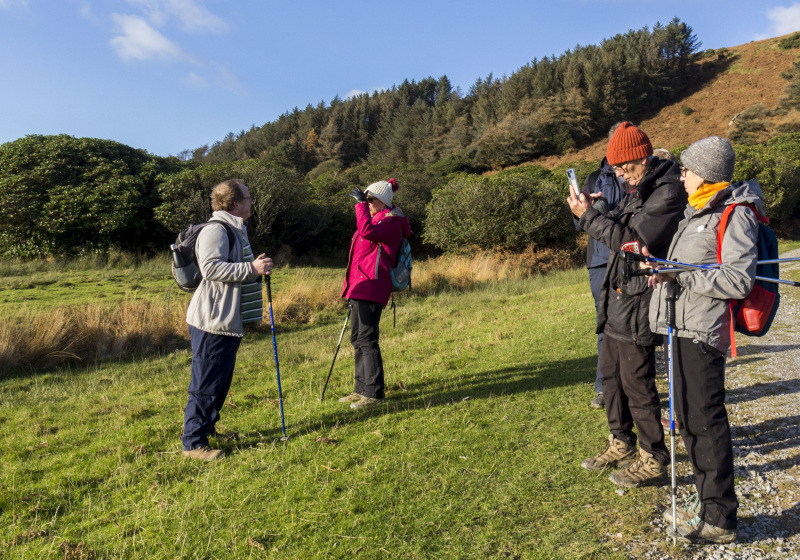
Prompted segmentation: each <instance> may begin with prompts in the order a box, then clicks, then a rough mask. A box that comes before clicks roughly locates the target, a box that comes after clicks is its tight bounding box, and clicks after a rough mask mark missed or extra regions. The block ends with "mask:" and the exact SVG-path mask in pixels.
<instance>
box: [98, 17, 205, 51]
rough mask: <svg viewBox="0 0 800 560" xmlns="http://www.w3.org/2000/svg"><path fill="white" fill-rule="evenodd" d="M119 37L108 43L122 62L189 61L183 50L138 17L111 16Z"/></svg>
mask: <svg viewBox="0 0 800 560" xmlns="http://www.w3.org/2000/svg"><path fill="white" fill-rule="evenodd" d="M111 19H112V20H113V22H114V23H115V24H116V25H117V27H118V28H119V33H120V34H119V35H117V36H116V37H113V38H112V39H111V40H110V41H109V43H110V44H111V46H112V47H113V48H114V50H115V51H116V52H117V55H118V56H119V57H120V58H121V59H122V60H124V61H126V62H129V61H132V60H152V59H160V60H185V59H191V57H189V56H188V55H187V54H185V53H184V52H183V50H182V49H181V48H180V47H179V46H178V45H176V44H175V43H173V42H172V41H170V40H169V39H167V38H166V37H164V35H162V34H161V32H159V31H158V30H156V29H154V28H153V27H152V26H151V25H150V24H149V23H148V22H147V21H145V20H144V19H143V18H141V17H139V16H130V15H123V14H111Z"/></svg>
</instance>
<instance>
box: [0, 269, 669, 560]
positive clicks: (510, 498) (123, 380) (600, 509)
mask: <svg viewBox="0 0 800 560" xmlns="http://www.w3.org/2000/svg"><path fill="white" fill-rule="evenodd" d="M78 272H79V271H76V272H70V273H69V274H67V275H66V276H67V277H68V278H71V277H72V276H73V275H74V274H77V273H78ZM340 272H341V271H339V273H340ZM295 273H298V274H301V273H302V272H300V271H286V272H285V275H284V276H285V277H284V278H281V277H280V274H276V277H275V279H274V291H275V293H276V294H277V293H278V292H279V291H281V290H283V291H287V290H289V286H290V285H291V284H292V282H291V280H292V275H293V274H295ZM67 281H69V282H72V280H67ZM143 282H145V284H146V283H147V282H146V281H143ZM72 283H73V284H74V282H72ZM76 289H78V288H76ZM141 291H146V289H145V288H142V290H141ZM154 293H155V292H154ZM6 295H7V296H10V295H11V294H6ZM42 305H45V306H46V304H45V303H44V302H43V303H42ZM6 307H7V306H3V308H6ZM593 315H594V313H593V306H592V301H591V296H590V295H589V292H588V286H587V282H586V278H585V271H580V270H579V271H573V272H561V273H554V274H551V275H548V276H545V277H535V278H529V279H509V280H505V281H501V282H499V283H496V284H494V285H487V286H483V287H480V286H478V287H475V288H474V289H472V290H469V291H460V292H459V291H449V292H444V293H441V294H439V295H430V296H427V297H410V298H405V299H404V300H403V301H402V302H401V303H400V306H399V308H398V310H397V326H396V327H392V321H391V319H392V317H391V313H390V312H389V311H388V310H387V312H386V313H385V316H384V319H383V321H382V324H381V328H382V336H381V346H382V348H383V353H384V360H385V362H386V364H387V383H388V389H389V392H388V400H387V403H386V405H385V406H384V407H383V408H382V409H380V410H374V411H369V412H366V413H363V412H362V413H352V412H351V411H350V410H349V409H347V408H346V407H345V405H341V404H339V403H338V402H336V398H337V397H339V396H341V395H344V394H346V393H347V392H349V390H351V388H352V369H353V353H352V349H351V347H350V346H349V345H348V344H347V341H346V339H345V342H344V343H343V345H342V350H341V352H340V354H339V358H338V361H337V365H336V369H335V370H334V375H333V378H332V380H331V384H330V386H329V387H328V395H327V396H326V399H325V401H324V402H322V403H320V402H319V400H318V399H319V394H320V391H321V388H322V384H323V382H324V379H325V375H326V374H327V371H328V368H329V366H330V360H331V358H332V355H333V350H334V347H335V344H336V340H337V338H338V334H339V331H340V329H341V321H342V320H343V318H344V316H343V314H342V315H341V316H339V315H334V314H332V313H331V314H330V316H329V317H328V318H327V319H325V318H324V317H318V318H317V320H315V321H312V322H309V323H306V324H293V325H288V326H285V327H283V326H279V329H278V351H279V356H280V361H281V377H282V381H283V392H284V405H285V410H286V423H287V431H288V433H289V435H290V439H289V440H288V441H287V442H285V443H281V442H279V441H278V438H279V437H280V435H281V432H280V414H279V410H278V402H277V386H276V385H277V384H276V380H275V377H276V376H275V367H274V360H273V354H272V341H271V336H270V335H269V334H268V333H256V334H253V335H251V336H249V337H248V338H246V340H245V341H244V343H243V346H242V349H241V351H240V353H239V360H238V364H237V369H236V374H235V379H234V383H233V387H232V392H231V396H230V398H229V400H228V403H227V405H226V407H225V409H224V410H223V411H222V421H221V424H223V425H224V427H225V428H226V429H227V430H228V431H229V432H230V433H229V434H227V435H228V437H220V438H217V439H216V440H212V443H215V444H217V445H219V446H221V447H222V448H223V449H224V450H225V451H226V455H227V456H226V457H225V459H224V460H222V461H219V462H217V463H213V464H198V463H195V462H191V461H187V460H184V459H183V458H182V457H181V455H180V442H179V439H178V438H179V435H180V432H181V428H182V409H183V406H184V405H185V400H186V387H187V384H188V376H189V362H190V351H189V349H188V347H186V345H183V346H182V347H180V348H178V349H177V350H175V351H172V352H169V353H164V354H160V355H159V354H150V355H140V356H135V357H131V358H129V359H126V360H124V361H119V360H117V361H107V362H97V363H95V364H81V365H80V367H72V368H62V369H58V370H51V371H47V372H17V373H13V374H6V375H5V376H4V377H3V378H2V380H0V427H1V429H2V433H3V434H4V437H3V438H2V440H0V459H2V464H3V468H2V473H1V474H0V526H2V529H0V550H4V551H5V552H4V553H3V554H4V555H6V556H8V557H12V558H28V557H49V556H53V557H56V556H58V557H71V558H81V557H83V558H86V557H96V558H103V557H130V558H134V557H135V558H249V557H256V558H258V557H268V558H344V557H349V556H353V555H357V556H358V557H363V558H486V557H497V558H503V557H509V558H564V557H586V558H591V557H597V558H600V557H603V558H607V557H611V558H613V557H615V556H617V555H618V554H621V553H618V552H615V550H614V549H615V548H616V547H615V541H616V540H617V538H618V537H617V536H616V535H617V534H620V535H623V536H631V535H642V534H643V533H647V532H648V531H649V530H650V529H649V524H648V520H649V519H650V517H651V516H652V515H654V514H655V513H656V511H657V509H658V507H660V506H661V505H663V504H664V503H665V496H666V495H665V494H664V493H663V491H658V490H652V489H650V490H644V491H636V492H626V493H625V494H624V495H623V496H619V495H617V494H616V493H615V488H614V487H613V486H612V485H611V484H610V483H609V482H608V480H607V476H606V475H605V474H593V473H588V472H586V471H584V470H583V469H581V468H580V461H581V460H582V459H583V458H584V457H586V456H589V455H591V454H594V453H596V452H597V451H598V450H599V449H600V448H602V446H603V440H604V437H605V434H606V428H605V420H604V415H603V414H602V413H601V412H600V413H599V412H596V411H590V410H589V408H588V401H589V399H590V398H591V396H592V394H593V392H592V387H591V381H592V379H593V372H594V363H595V358H594V355H593V350H594V335H593V324H594V316H593ZM610 535H613V536H610Z"/></svg>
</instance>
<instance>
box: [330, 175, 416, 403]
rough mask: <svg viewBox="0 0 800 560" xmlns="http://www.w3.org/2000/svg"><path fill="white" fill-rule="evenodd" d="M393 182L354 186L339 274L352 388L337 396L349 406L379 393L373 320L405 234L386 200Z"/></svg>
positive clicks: (379, 397)
mask: <svg viewBox="0 0 800 560" xmlns="http://www.w3.org/2000/svg"><path fill="white" fill-rule="evenodd" d="M397 188H398V185H397V181H396V180H395V179H389V180H388V181H378V182H377V183H372V184H371V185H370V186H368V187H367V190H366V192H362V191H361V189H359V188H358V187H355V188H354V189H353V190H352V191H351V192H350V196H352V197H353V198H355V199H356V206H355V211H356V232H355V233H354V234H353V240H352V242H351V243H350V258H349V260H348V263H347V272H345V276H344V287H343V289H342V297H344V298H347V299H348V305H350V316H351V322H350V342H351V343H352V345H353V349H354V351H355V361H356V368H355V388H354V389H353V392H352V393H350V394H349V395H347V396H346V397H342V398H341V399H339V402H343V403H350V408H352V409H356V410H357V409H361V408H366V407H370V406H374V405H376V404H379V403H380V402H382V401H383V399H384V398H385V394H384V371H383V358H382V357H381V349H380V346H379V345H378V337H379V330H378V323H380V320H381V313H382V312H383V308H384V307H386V304H387V303H388V302H389V296H390V295H391V293H392V279H391V276H390V273H391V270H392V268H394V265H395V261H396V260H397V254H398V251H399V250H400V242H401V241H402V238H403V237H405V238H408V237H409V236H410V235H411V227H410V226H409V224H408V218H406V217H405V216H404V215H403V212H402V211H401V210H400V208H398V207H396V206H392V198H393V196H394V192H395V191H396V190H397Z"/></svg>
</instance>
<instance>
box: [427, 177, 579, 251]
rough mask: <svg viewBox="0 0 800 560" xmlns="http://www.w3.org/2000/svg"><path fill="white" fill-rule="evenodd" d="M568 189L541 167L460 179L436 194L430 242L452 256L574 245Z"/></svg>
mask: <svg viewBox="0 0 800 560" xmlns="http://www.w3.org/2000/svg"><path fill="white" fill-rule="evenodd" d="M565 185H566V180H558V179H556V178H555V177H553V175H552V174H551V173H550V172H548V171H547V170H545V169H543V168H541V167H539V166H523V167H519V168H517V169H514V170H511V171H505V172H501V173H498V174H496V175H493V176H490V177H480V176H475V175H467V174H460V175H457V176H455V177H454V178H453V179H452V180H451V181H450V182H449V183H447V184H446V185H445V186H443V187H442V188H440V189H437V190H436V191H434V193H433V199H432V200H431V203H430V204H429V205H428V215H427V217H426V219H425V232H424V239H425V241H427V242H428V243H433V244H435V245H436V246H438V247H440V248H441V249H444V250H446V251H454V250H458V249H463V248H467V247H471V246H475V247H479V248H481V249H506V250H512V251H514V250H520V249H523V248H525V247H528V246H531V245H534V246H549V245H557V244H569V243H571V242H572V240H574V238H575V229H574V228H573V225H572V218H571V215H570V212H569V209H568V207H567V205H566V204H565V202H564V200H565V198H566V186H565Z"/></svg>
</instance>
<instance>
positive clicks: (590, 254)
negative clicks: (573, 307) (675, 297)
mask: <svg viewBox="0 0 800 560" xmlns="http://www.w3.org/2000/svg"><path fill="white" fill-rule="evenodd" d="M620 124H621V123H617V124H616V125H614V126H612V127H611V130H609V131H608V137H609V139H611V136H612V135H613V134H614V132H615V131H616V130H617V128H618V127H619V125H620ZM625 187H627V183H625V182H624V181H623V180H622V179H620V178H619V177H617V174H616V172H615V171H614V169H613V168H612V167H611V165H610V164H609V163H608V161H607V160H606V158H603V161H601V162H600V166H599V167H598V168H597V169H596V170H595V171H593V172H592V173H590V174H589V176H588V177H586V180H585V181H584V182H583V189H582V191H581V192H583V194H584V196H586V197H587V200H590V199H591V198H592V195H596V196H597V197H598V200H600V202H599V203H598V204H597V205H596V206H595V208H596V209H597V210H598V211H600V212H601V213H602V214H607V213H608V212H610V211H611V210H613V209H614V208H616V207H617V205H618V204H619V202H620V200H622V198H623V197H624V196H625V193H626V190H625ZM575 227H576V228H577V229H578V230H579V231H580V230H581V227H580V225H579V224H578V221H577V220H575ZM608 254H609V249H608V247H606V246H605V245H603V243H602V242H601V241H598V240H597V239H593V238H590V239H589V242H588V243H587V244H586V269H587V270H588V271H589V289H590V290H591V291H592V298H593V299H594V310H595V312H596V313H599V311H600V289H601V287H602V285H603V278H605V275H606V265H607V264H608ZM602 346H603V333H602V332H600V333H597V373H596V375H595V380H594V392H595V396H594V398H593V399H592V400H591V402H590V403H589V406H591V407H592V408H597V409H600V408H603V407H604V406H605V402H604V400H603V374H602V372H601V371H600V349H601V348H602Z"/></svg>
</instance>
